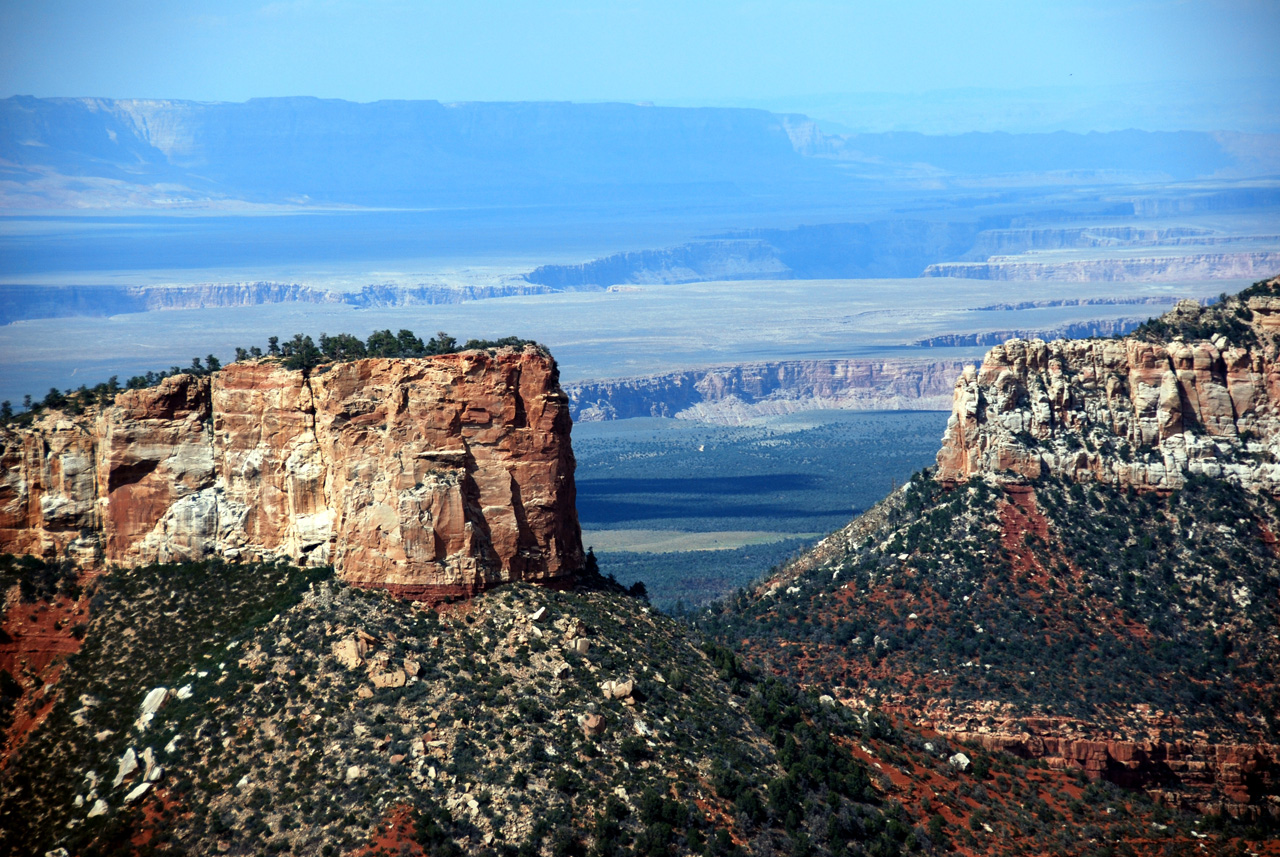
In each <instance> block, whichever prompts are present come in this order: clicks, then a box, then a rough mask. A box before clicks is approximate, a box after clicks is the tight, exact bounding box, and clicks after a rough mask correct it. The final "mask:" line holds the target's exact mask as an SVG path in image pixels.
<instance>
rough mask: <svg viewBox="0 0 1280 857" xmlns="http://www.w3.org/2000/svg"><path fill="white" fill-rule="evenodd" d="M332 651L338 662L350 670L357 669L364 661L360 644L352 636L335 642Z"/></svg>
mask: <svg viewBox="0 0 1280 857" xmlns="http://www.w3.org/2000/svg"><path fill="white" fill-rule="evenodd" d="M332 651H333V656H334V657H335V658H336V659H337V661H338V663H340V664H342V665H343V666H344V667H346V668H347V669H349V670H353V669H356V668H358V667H359V666H360V665H361V664H363V663H364V658H363V657H361V656H360V644H359V643H358V642H357V641H356V640H355V639H354V638H352V637H348V638H347V639H345V640H339V641H338V642H336V643H334V644H333V647H332Z"/></svg>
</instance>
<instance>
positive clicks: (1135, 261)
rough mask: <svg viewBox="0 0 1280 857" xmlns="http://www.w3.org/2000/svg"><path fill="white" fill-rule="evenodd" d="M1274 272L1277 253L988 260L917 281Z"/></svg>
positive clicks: (946, 266)
mask: <svg viewBox="0 0 1280 857" xmlns="http://www.w3.org/2000/svg"><path fill="white" fill-rule="evenodd" d="M1277 268H1280V253H1277V252H1274V251H1258V252H1248V253H1243V252H1242V253H1194V254H1187V255H1179V256H1150V257H1141V258H1132V257H1129V258H1113V259H1068V260H1052V259H1050V260H1046V261H1034V260H1031V259H1028V258H1025V257H1016V256H1015V257H1008V258H1002V257H999V256H995V257H992V258H990V259H988V260H987V261H985V262H939V263H936V264H932V265H929V266H928V267H927V268H925V269H924V273H923V274H921V276H924V277H960V278H964V279H972V280H1029V281H1038V280H1051V281H1054V282H1064V283H1087V282H1099V281H1101V282H1108V281H1131V280H1144V281H1175V280H1199V279H1205V280H1225V279H1253V278H1256V277H1262V276H1266V275H1267V274H1270V273H1272V272H1273V271H1275V270H1276V269H1277Z"/></svg>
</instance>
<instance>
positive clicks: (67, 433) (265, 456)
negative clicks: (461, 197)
mask: <svg viewBox="0 0 1280 857" xmlns="http://www.w3.org/2000/svg"><path fill="white" fill-rule="evenodd" d="M569 429H570V419H569V410H568V403H567V400H566V398H565V396H564V394H563V393H562V392H561V391H560V389H559V386H558V384H557V382H556V380H555V365H554V363H553V361H552V360H551V358H550V357H549V356H547V355H545V354H544V353H542V352H540V351H538V350H537V349H536V348H527V349H524V350H515V349H501V350H498V351H497V352H483V351H471V352H463V353H460V354H451V355H445V356H440V357H433V358H427V359H420V360H387V359H369V360H360V361H355V362H351V363H342V364H337V365H334V366H332V367H330V368H329V369H328V370H327V371H325V370H324V369H323V368H322V369H320V370H317V371H315V372H313V373H312V374H311V375H310V377H307V376H304V374H303V373H302V372H298V371H291V370H287V369H284V368H282V367H281V366H279V365H276V364H273V363H267V362H262V363H237V364H233V365H232V366H230V367H228V368H227V369H225V370H223V371H222V372H219V373H217V374H215V375H213V376H211V377H200V378H197V377H192V376H189V375H184V376H177V377H173V378H169V379H167V380H165V381H164V382H163V383H162V384H161V385H160V386H158V387H155V388H151V389H145V390H134V391H128V392H125V393H122V394H120V396H119V397H117V399H116V402H115V404H114V406H112V407H108V408H104V409H102V410H101V411H100V412H97V413H94V414H90V415H87V416H85V417H82V418H79V419H70V418H66V417H63V416H61V415H56V414H55V415H50V416H48V417H45V418H44V419H42V420H40V421H38V422H37V423H36V424H35V425H34V426H33V427H32V428H31V429H29V430H24V431H21V432H14V431H8V432H5V433H4V434H0V467H2V468H3V474H2V475H0V550H4V551H7V552H16V553H34V554H44V555H50V554H54V553H58V552H64V551H70V552H73V553H75V554H77V555H78V557H79V558H81V559H91V558H97V559H100V560H102V561H105V562H108V563H121V564H125V565H135V564H139V563H145V562H151V561H177V560H185V559H198V558H204V557H209V556H223V557H226V558H228V559H232V560H234V559H237V558H259V557H284V558H288V559H289V560H291V561H294V562H299V563H309V564H326V563H333V564H334V566H335V568H336V569H337V572H338V574H339V575H341V576H342V577H343V578H344V579H346V580H348V581H349V582H351V583H353V584H356V585H360V586H368V587H378V588H384V589H389V590H391V591H393V592H396V593H397V594H400V595H404V596H406V597H412V598H437V597H444V596H448V595H458V594H467V593H473V592H476V591H479V590H482V589H484V588H486V587H488V586H491V585H493V584H496V583H501V582H505V581H510V580H535V581H553V580H556V579H558V578H563V577H566V576H569V575H571V574H572V573H574V572H575V571H576V570H577V569H579V568H580V567H581V565H582V562H583V554H582V545H581V534H580V530H579V528H578V523H577V515H576V512H575V509H574V499H575V498H574V482H573V468H574V461H573V453H572V450H571V448H570V444H569Z"/></svg>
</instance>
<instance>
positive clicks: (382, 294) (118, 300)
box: [0, 277, 553, 324]
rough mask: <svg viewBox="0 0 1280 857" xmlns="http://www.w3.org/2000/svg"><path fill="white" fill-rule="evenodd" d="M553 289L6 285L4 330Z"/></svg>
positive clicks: (516, 282)
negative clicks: (23, 323) (26, 323)
mask: <svg viewBox="0 0 1280 857" xmlns="http://www.w3.org/2000/svg"><path fill="white" fill-rule="evenodd" d="M551 291H553V289H551V288H550V287H548V286H541V285H537V284H534V283H528V282H525V281H524V280H522V279H517V278H514V277H512V278H505V279H503V280H501V281H499V282H494V283H418V284H416V285H400V284H396V283H373V284H369V285H366V286H362V287H361V288H360V289H358V290H354V291H337V290H332V289H324V288H317V287H314V286H302V285H298V284H297V283H272V282H256V283H198V284H193V285H183V286H24V285H0V324H11V323H12V322H15V321H20V320H22V319H28V318H71V317H75V316H111V315H124V314H127V313H138V312H155V311H160V310H178V309H210V308H214V307H240V306H260V305H262V304H279V303H302V304H346V305H347V306H353V307H357V308H359V309H379V308H385V307H397V306H422V305H436V304H458V303H463V302H464V301H476V300H485V299H487V298H505V297H512V296H514V295H536V294H546V293H548V292H551Z"/></svg>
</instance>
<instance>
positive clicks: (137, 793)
mask: <svg viewBox="0 0 1280 857" xmlns="http://www.w3.org/2000/svg"><path fill="white" fill-rule="evenodd" d="M149 788H151V783H147V782H143V783H138V784H137V785H136V786H134V787H133V788H132V789H130V790H129V793H128V794H126V795H125V796H124V802H125V803H133V802H134V801H135V800H137V799H138V798H140V797H142V796H143V795H144V794H146V793H147V789H149Z"/></svg>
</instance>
